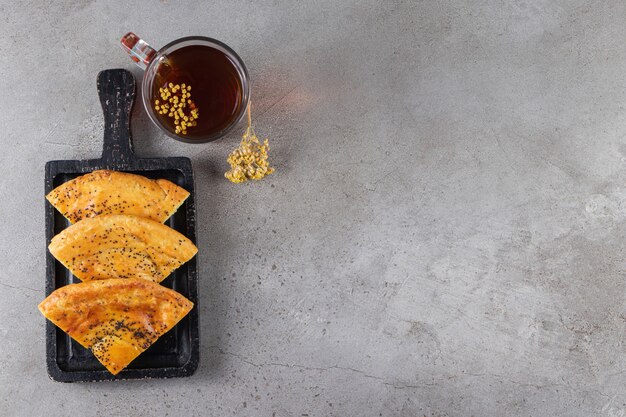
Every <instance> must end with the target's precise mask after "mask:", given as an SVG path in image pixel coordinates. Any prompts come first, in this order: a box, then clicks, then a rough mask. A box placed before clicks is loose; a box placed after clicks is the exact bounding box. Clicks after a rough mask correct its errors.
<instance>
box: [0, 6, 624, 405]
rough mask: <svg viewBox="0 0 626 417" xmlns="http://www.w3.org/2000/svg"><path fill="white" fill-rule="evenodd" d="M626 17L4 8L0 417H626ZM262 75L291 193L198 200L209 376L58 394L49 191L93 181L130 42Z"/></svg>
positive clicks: (256, 93) (447, 9)
mask: <svg viewBox="0 0 626 417" xmlns="http://www.w3.org/2000/svg"><path fill="white" fill-rule="evenodd" d="M625 21H626V3H624V2H621V1H605V2H583V1H548V0H532V1H520V2H512V1H508V2H507V1H492V0H481V1H469V0H468V1H459V2H443V1H419V2H412V1H405V2H379V1H324V0H319V1H315V2H290V1H273V2H254V1H217V2H203V1H200V0H194V1H190V2H178V1H173V0H169V1H161V2H157V1H154V2H137V3H133V2H127V1H120V0H114V1H100V2H93V1H92V2H90V1H66V2H56V3H53V2H49V1H32V2H20V1H18V2H13V1H11V2H10V1H7V0H2V1H1V2H0V57H1V63H2V71H1V72H0V91H1V96H0V127H1V129H2V133H1V134H0V141H1V142H0V143H1V144H2V151H1V152H0V173H1V175H0V191H1V195H2V200H3V201H2V203H1V204H0V218H2V219H3V221H2V225H3V226H2V227H1V228H0V245H1V246H0V265H2V272H0V287H1V288H0V369H1V371H0V415H2V416H41V415H48V416H68V415H77V416H78V415H81V416H102V415H109V416H128V415H131V416H157V415H158V416H161V415H162V416H168V415H169V416H227V415H238V416H268V417H270V416H276V417H282V416H420V417H421V416H427V417H441V416H477V417H479V416H504V415H506V416H606V417H624V416H626V404H625V403H626V363H625V360H624V353H625V349H626V348H625V346H624V328H625V321H626V312H625V305H624V303H625V300H626V298H625V290H626V280H625V279H624V268H625V262H624V249H625V248H624V242H625V238H624V233H625V232H626V189H625V187H624V181H625V179H626V164H625V162H626V139H625V135H626V109H625V106H626V80H625V78H626V47H625V46H624V39H626V25H625V24H624V22H625ZM129 30H132V31H134V32H136V33H137V34H139V35H140V36H142V37H144V38H145V39H146V40H147V41H148V42H150V43H151V44H153V45H154V46H159V45H164V44H165V43H167V42H169V41H171V40H173V39H175V38H178V37H181V36H186V35H193V34H200V35H206V36H211V37H214V38H217V39H220V40H222V41H224V42H226V43H227V44H229V45H231V46H232V47H233V48H234V49H235V50H236V51H237V52H238V53H239V54H240V55H241V56H242V58H243V59H244V61H245V62H246V63H247V65H248V68H249V70H250V74H251V79H252V89H253V102H254V117H255V123H256V129H257V133H259V134H261V135H264V136H269V137H270V140H271V145H272V150H271V158H272V162H273V164H274V165H275V166H276V168H277V172H276V173H275V174H273V175H272V176H270V177H268V178H267V179H266V180H264V181H262V182H259V183H254V184H245V185H232V184H230V183H229V182H227V181H226V180H225V179H224V178H223V173H224V171H225V170H226V169H227V164H226V155H227V153H228V152H229V151H230V150H231V149H232V148H233V147H234V146H235V145H236V144H237V142H238V140H239V135H240V134H241V133H242V131H243V126H241V128H240V129H238V130H237V131H235V132H233V133H232V134H230V135H229V136H228V137H226V138H224V139H222V140H221V141H219V142H217V143H213V144H206V145H187V144H182V143H178V142H175V141H173V140H171V139H168V138H166V137H165V136H164V135H163V134H161V133H159V132H158V131H157V130H156V128H155V127H153V126H152V125H151V124H150V123H149V121H148V119H147V117H146V115H145V113H144V111H143V109H141V108H140V106H136V108H135V111H134V115H133V134H134V139H135V145H136V146H135V148H136V151H137V153H138V154H139V155H141V156H175V155H185V156H189V157H191V158H192V160H193V162H194V167H195V172H196V180H197V190H196V191H197V196H196V198H197V203H198V223H199V227H200V230H199V236H198V237H199V247H200V253H199V258H198V259H199V267H200V278H201V285H200V304H199V307H200V319H201V336H202V339H201V363H200V367H199V369H198V371H197V373H196V374H195V375H194V376H193V377H191V378H188V379H175V380H153V381H135V382H122V383H89V384H61V383H55V382H52V381H50V380H49V379H48V377H47V375H46V369H45V360H44V319H43V318H42V317H41V315H40V314H39V312H38V311H37V308H36V306H37V304H38V303H39V302H40V301H41V300H42V299H43V297H44V293H43V287H44V254H45V250H46V249H45V247H46V242H45V240H44V224H43V223H44V217H43V213H44V198H43V197H44V196H43V177H44V174H43V167H44V164H45V162H46V161H47V160H51V159H73V158H93V157H97V156H98V155H99V153H100V151H101V146H102V144H101V135H102V116H101V110H100V103H99V101H98V98H97V94H96V87H95V78H96V74H97V73H98V71H100V70H102V69H105V68H116V67H123V68H128V69H131V70H132V71H133V72H134V74H135V75H136V76H137V77H140V76H141V72H140V71H139V69H138V68H136V67H134V65H133V64H132V62H131V61H130V60H129V59H128V57H126V56H125V55H124V52H123V51H122V50H121V49H120V47H119V46H118V39H119V37H120V36H121V35H123V34H124V33H125V32H127V31H129Z"/></svg>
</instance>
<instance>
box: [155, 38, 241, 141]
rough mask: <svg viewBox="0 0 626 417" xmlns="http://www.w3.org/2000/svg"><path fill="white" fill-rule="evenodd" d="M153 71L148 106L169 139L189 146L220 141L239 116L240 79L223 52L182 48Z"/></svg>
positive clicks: (206, 48)
mask: <svg viewBox="0 0 626 417" xmlns="http://www.w3.org/2000/svg"><path fill="white" fill-rule="evenodd" d="M157 65H158V66H157V68H156V73H155V76H154V81H153V83H152V91H151V99H150V102H151V103H152V105H153V108H154V110H155V111H154V114H155V116H156V117H157V118H158V119H159V121H160V122H161V124H162V125H163V126H164V127H165V128H167V129H168V130H169V131H170V132H171V133H174V134H176V135H179V136H182V137H185V138H186V139H189V140H194V138H196V139H201V138H206V137H207V136H213V135H219V134H220V132H222V131H224V130H226V129H227V128H229V127H230V126H231V125H232V124H233V122H235V121H236V119H237V118H238V117H239V115H241V113H242V106H244V105H245V104H244V103H243V101H244V91H243V82H242V76H241V73H240V72H239V70H238V67H237V66H236V64H235V63H234V62H233V61H232V60H231V58H230V57H229V56H228V55H227V54H226V53H224V52H223V51H221V50H219V49H217V48H213V47H211V46H207V45H189V46H184V47H181V48H179V49H176V50H173V51H171V52H169V53H168V54H166V55H165V56H164V58H162V59H161V60H160V62H159V63H158V64H157Z"/></svg>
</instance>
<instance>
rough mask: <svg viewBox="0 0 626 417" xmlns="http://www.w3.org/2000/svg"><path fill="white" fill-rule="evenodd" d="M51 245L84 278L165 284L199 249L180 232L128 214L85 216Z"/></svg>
mask: <svg viewBox="0 0 626 417" xmlns="http://www.w3.org/2000/svg"><path fill="white" fill-rule="evenodd" d="M48 249H50V252H51V253H52V255H54V257H55V258H57V259H58V260H59V261H60V262H61V263H62V264H63V265H65V267H67V269H69V270H70V271H72V273H73V274H74V275H75V276H77V277H78V278H80V279H81V280H83V281H89V280H95V279H108V278H143V279H147V280H150V281H154V282H161V281H162V280H164V279H165V278H167V276H168V275H169V274H171V273H172V271H174V270H175V269H176V268H178V267H179V266H181V265H182V264H184V263H185V262H187V261H188V260H190V259H191V258H193V256H194V255H195V254H196V252H198V248H196V246H195V245H194V244H193V243H192V242H191V241H190V240H189V239H187V238H186V237H185V236H183V235H182V234H180V233H178V232H177V231H176V230H174V229H171V228H169V227H167V226H165V225H164V224H162V223H159V222H157V221H154V220H150V219H146V218H143V217H137V216H128V215H125V214H113V215H106V216H96V217H92V218H88V219H84V220H81V221H79V222H78V223H76V224H73V225H71V226H70V227H68V228H67V229H65V230H63V231H62V232H61V233H59V234H58V235H56V236H55V237H54V238H52V242H50V245H49V246H48Z"/></svg>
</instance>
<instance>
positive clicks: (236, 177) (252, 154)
mask: <svg viewBox="0 0 626 417" xmlns="http://www.w3.org/2000/svg"><path fill="white" fill-rule="evenodd" d="M269 149H270V145H269V141H268V140H267V139H265V140H264V141H263V143H261V142H260V141H259V138H258V137H257V136H256V134H255V133H254V129H253V128H252V120H251V117H250V106H248V128H247V129H246V131H245V133H244V134H243V136H242V138H241V143H240V144H239V147H237V148H236V149H235V150H233V151H232V152H231V153H230V155H229V156H228V159H227V161H228V163H229V164H230V170H228V171H227V172H226V173H225V174H224V176H225V177H226V178H228V179H229V180H230V181H231V182H234V183H235V184H238V183H241V182H244V181H247V180H260V179H262V178H264V177H265V176H267V175H269V174H271V173H272V172H274V168H272V167H270V166H269V162H268V161H267V158H268V151H269Z"/></svg>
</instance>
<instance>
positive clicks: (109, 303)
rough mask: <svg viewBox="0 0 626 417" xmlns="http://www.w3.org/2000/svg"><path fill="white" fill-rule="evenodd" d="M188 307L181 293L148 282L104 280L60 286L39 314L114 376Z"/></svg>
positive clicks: (173, 323)
mask: <svg viewBox="0 0 626 417" xmlns="http://www.w3.org/2000/svg"><path fill="white" fill-rule="evenodd" d="M192 307H193V303H192V302H191V301H189V300H188V299H187V298H185V297H184V296H182V295H181V294H179V293H177V292H176V291H174V290H170V289H168V288H165V287H163V286H161V285H159V284H156V283H154V282H150V281H146V280H144V279H108V280H103V281H91V282H82V283H80V284H71V285H66V286H65V287H61V288H59V289H58V290H56V291H54V292H53V293H52V294H50V295H49V296H48V297H47V298H46V299H45V300H43V301H42V302H41V304H39V311H41V313H42V314H43V315H44V316H45V317H46V318H47V319H48V320H50V321H51V322H52V323H54V324H55V325H57V326H58V327H60V328H61V330H63V331H64V332H66V333H67V334H68V335H70V336H71V337H72V338H73V339H74V340H76V341H77V342H78V343H80V344H81V345H83V346H84V347H85V348H88V349H91V351H92V352H93V354H94V355H95V356H96V358H97V359H98V360H99V361H100V362H101V363H102V364H103V365H104V366H105V367H106V368H107V369H108V370H109V372H111V373H112V374H113V375H117V374H118V373H119V372H120V371H121V370H122V369H124V368H125V367H126V366H127V365H128V364H129V363H130V362H132V361H133V359H135V358H136V357H137V356H139V354H140V353H141V352H143V351H144V350H146V349H147V348H149V347H150V345H152V344H153V343H154V342H155V341H156V340H157V339H158V338H159V337H160V336H161V335H163V334H164V333H166V332H168V331H169V330H170V329H171V328H172V327H174V326H175V325H176V323H178V322H179V321H180V320H181V319H182V318H183V317H185V316H186V315H187V313H189V311H190V310H191V309H192Z"/></svg>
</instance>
